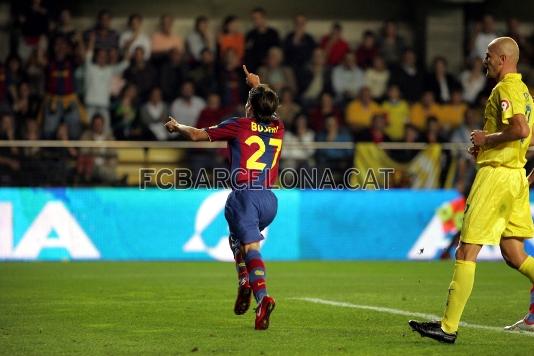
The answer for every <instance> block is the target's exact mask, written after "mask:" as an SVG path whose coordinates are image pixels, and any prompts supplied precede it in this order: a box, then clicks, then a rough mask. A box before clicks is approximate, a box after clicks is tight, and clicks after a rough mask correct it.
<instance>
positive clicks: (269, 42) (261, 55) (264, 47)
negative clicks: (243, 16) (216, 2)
mask: <svg viewBox="0 0 534 356" xmlns="http://www.w3.org/2000/svg"><path fill="white" fill-rule="evenodd" d="M250 15H251V19H252V25H253V28H252V30H250V31H249V32H248V33H247V36H246V39H245V43H246V49H245V64H246V65H247V67H248V69H249V70H250V71H251V72H256V71H257V70H258V68H259V67H260V66H261V65H262V64H263V60H264V59H265V57H266V56H267V52H268V51H269V49H271V47H279V46H280V36H279V35H278V31H277V30H276V29H274V28H272V27H270V26H269V24H268V22H267V12H266V11H265V9H263V8H261V7H257V8H255V9H253V10H252V12H251V13H250Z"/></svg>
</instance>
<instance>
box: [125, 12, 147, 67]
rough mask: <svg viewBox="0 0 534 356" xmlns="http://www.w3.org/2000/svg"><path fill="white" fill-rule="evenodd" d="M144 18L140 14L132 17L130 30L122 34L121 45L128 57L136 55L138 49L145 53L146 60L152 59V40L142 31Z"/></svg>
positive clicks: (130, 18)
mask: <svg viewBox="0 0 534 356" xmlns="http://www.w3.org/2000/svg"><path fill="white" fill-rule="evenodd" d="M142 27H143V17H142V16H141V15H139V14H133V15H130V17H129V18H128V29H127V30H126V31H124V32H123V33H122V34H121V37H120V39H119V45H120V48H121V50H122V52H123V53H124V54H125V56H126V57H130V56H132V55H133V54H134V51H135V49H136V48H137V47H141V48H142V49H143V51H144V55H145V60H147V61H148V60H149V59H150V53H151V49H150V38H149V37H148V36H147V35H146V34H145V33H144V32H143V31H142Z"/></svg>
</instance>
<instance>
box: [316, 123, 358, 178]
mask: <svg viewBox="0 0 534 356" xmlns="http://www.w3.org/2000/svg"><path fill="white" fill-rule="evenodd" d="M316 141H318V142H352V136H351V134H350V133H349V132H348V131H347V130H346V129H345V128H344V127H342V126H339V125H338V121H337V119H336V117H335V116H329V117H327V118H326V122H325V130H324V131H322V132H320V133H319V134H317V135H316ZM352 153H353V150H346V149H335V148H328V149H322V150H317V154H316V158H317V164H318V167H319V168H321V169H325V168H332V169H333V170H334V172H336V173H340V172H343V171H345V170H346V169H347V168H348V167H350V166H352Z"/></svg>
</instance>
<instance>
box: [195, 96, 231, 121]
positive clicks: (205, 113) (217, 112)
mask: <svg viewBox="0 0 534 356" xmlns="http://www.w3.org/2000/svg"><path fill="white" fill-rule="evenodd" d="M226 115H228V110H226V109H224V108H223V107H222V106H221V97H220V96H219V95H218V94H217V93H210V94H209V95H208V99H207V101H206V107H205V108H204V109H203V110H202V111H201V112H200V115H199V116H198V120H197V122H196V125H195V127H197V128H199V129H201V128H205V127H211V126H215V125H217V124H219V123H220V122H221V121H222V120H224V119H226V117H225V116H226Z"/></svg>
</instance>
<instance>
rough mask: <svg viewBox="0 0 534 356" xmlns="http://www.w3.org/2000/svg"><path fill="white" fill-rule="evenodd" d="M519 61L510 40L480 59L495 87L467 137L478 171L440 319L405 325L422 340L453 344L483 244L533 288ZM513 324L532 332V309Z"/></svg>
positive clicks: (527, 123)
mask: <svg viewBox="0 0 534 356" xmlns="http://www.w3.org/2000/svg"><path fill="white" fill-rule="evenodd" d="M518 60H519V48H518V46H517V43H516V42H515V41H514V40H513V39H512V38H510V37H499V38H497V39H495V40H493V41H492V42H491V43H490V44H489V45H488V50H487V52H486V58H485V60H484V65H485V67H486V71H487V73H486V75H487V76H488V77H491V78H495V79H496V80H497V81H498V83H497V85H496V86H495V88H493V91H492V92H491V95H490V97H489V99H488V102H487V104H486V109H485V112H484V130H483V131H480V130H476V131H473V132H472V133H471V141H472V143H473V147H472V148H471V152H472V153H473V154H474V155H476V158H477V165H478V167H479V170H478V172H477V175H476V177H475V181H474V183H473V187H472V189H471V192H470V194H469V197H468V199H467V203H466V211H465V215H464V223H463V226H462V232H461V238H460V245H459V246H458V249H457V250H456V263H455V265H454V273H453V277H452V282H451V284H450V286H449V295H448V299H447V306H446V308H445V313H444V315H443V318H442V319H441V320H440V321H432V322H418V321H415V320H410V322H409V324H410V327H411V328H412V329H413V330H414V331H417V332H419V334H421V336H426V337H430V338H432V339H435V340H438V341H441V342H447V343H454V342H455V341H456V336H457V331H458V325H459V323H460V318H461V316H462V312H463V310H464V307H465V305H466V303H467V300H468V299H469V296H470V294H471V290H472V289H473V283H474V280H475V267H476V260H477V256H478V253H479V252H480V249H481V248H482V246H483V245H499V246H500V248H501V252H502V255H503V257H504V259H505V261H506V263H507V264H508V265H509V266H510V267H512V268H514V269H517V270H519V272H521V273H522V274H523V275H525V276H526V277H527V278H528V279H530V281H531V282H532V283H533V284H534V258H533V257H532V256H528V255H527V254H526V253H525V249H524V240H525V239H529V238H531V237H532V236H534V224H533V223H532V216H531V213H530V202H529V184H528V180H527V177H526V174H525V169H524V168H523V167H524V165H525V163H526V158H525V154H526V152H527V149H528V147H529V144H530V140H531V131H532V121H533V119H534V118H531V111H532V109H533V106H534V104H533V102H532V97H531V96H530V94H529V92H528V88H527V87H526V85H525V84H524V83H523V82H522V81H521V74H519V73H517V62H518ZM532 293H534V290H533V291H532ZM533 298H534V296H533ZM518 323H519V324H521V325H517V324H518ZM518 323H516V325H514V326H512V327H516V328H517V329H523V330H529V331H534V310H532V308H531V310H530V312H529V314H527V316H526V317H525V319H524V320H522V321H520V322H518Z"/></svg>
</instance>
